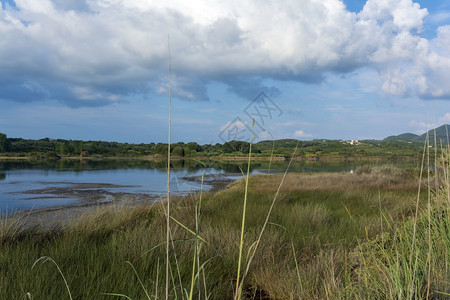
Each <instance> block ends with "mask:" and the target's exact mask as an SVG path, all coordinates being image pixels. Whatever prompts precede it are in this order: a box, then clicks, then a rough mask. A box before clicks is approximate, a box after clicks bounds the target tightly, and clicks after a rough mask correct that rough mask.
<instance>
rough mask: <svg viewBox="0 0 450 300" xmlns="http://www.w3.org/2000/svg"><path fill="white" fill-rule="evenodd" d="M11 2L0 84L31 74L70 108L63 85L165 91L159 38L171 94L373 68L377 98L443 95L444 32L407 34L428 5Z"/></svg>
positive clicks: (100, 90)
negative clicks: (213, 84) (214, 84)
mask: <svg viewBox="0 0 450 300" xmlns="http://www.w3.org/2000/svg"><path fill="white" fill-rule="evenodd" d="M55 1H56V0H55ZM15 2H16V4H17V8H18V9H13V8H6V9H0V36H2V39H0V70H2V71H0V81H4V82H8V84H11V86H18V85H21V84H22V83H23V82H24V78H26V79H29V77H33V78H32V79H33V81H34V82H36V84H38V85H40V86H42V87H43V89H45V90H47V91H49V97H50V98H57V99H58V98H63V96H64V93H69V94H70V96H71V97H74V98H73V99H72V98H69V100H65V101H71V103H72V104H73V105H75V106H76V105H85V104H84V102H85V101H81V102H80V103H78V104H77V101H79V100H82V98H77V96H76V95H74V94H73V93H71V91H72V90H73V88H81V89H85V90H89V91H90V95H91V96H90V97H92V96H95V95H97V96H99V97H94V98H95V99H97V98H99V99H100V98H102V95H108V94H114V95H120V96H121V97H126V96H127V95H129V94H139V93H141V94H146V93H148V91H149V90H152V91H153V92H156V93H157V92H166V87H165V86H164V85H165V83H164V82H166V81H167V75H166V74H167V55H168V53H167V34H170V39H171V55H172V70H173V72H174V73H175V75H174V76H173V79H174V81H173V95H174V96H178V97H180V98H183V99H189V100H198V99H200V100H201V99H207V98H208V97H207V89H206V85H207V84H208V82H209V81H219V82H224V83H226V84H229V85H234V84H237V83H236V82H235V81H233V79H235V78H236V77H237V76H244V77H255V76H257V77H262V78H264V77H270V78H274V79H279V80H296V81H305V82H317V81H319V80H321V78H322V77H323V76H326V74H327V73H328V72H330V71H331V72H349V71H351V70H354V69H357V68H360V67H369V68H373V69H375V70H376V71H377V72H378V73H379V74H380V79H381V85H382V89H383V91H384V92H386V93H389V94H395V95H411V94H415V95H419V96H422V97H441V98H445V97H450V85H448V84H447V82H446V81H447V78H449V76H450V51H449V50H450V49H449V43H448V41H449V40H450V33H449V30H448V28H447V27H445V26H444V27H441V28H440V29H439V31H438V37H437V40H436V41H435V42H434V43H433V45H431V46H430V41H428V40H426V39H424V38H422V37H420V36H419V35H418V34H417V33H418V32H420V31H421V30H422V27H423V19H424V18H425V17H426V15H427V10H426V9H423V8H420V6H419V5H418V4H417V3H413V2H412V0H368V1H367V3H366V5H365V6H364V8H363V10H362V11H361V12H360V13H359V14H355V13H351V12H349V11H347V10H346V9H345V6H344V4H343V2H342V1H339V0H323V1H316V0H305V1H301V2H299V1H297V2H296V1H275V0H273V1H265V2H250V1H245V2H242V1H238V0H232V1H219V0H216V1H208V2H204V1H190V2H189V4H187V3H186V2H183V1H181V0H178V1H164V2H155V1H124V0H97V1H95V0H92V1H86V2H85V1H81V2H80V3H81V4H76V3H75V1H73V0H58V1H57V2H56V4H55V3H54V2H52V1H50V0H42V1H32V0H17V1H15ZM434 45H435V46H434ZM438 48H439V49H440V50H439V49H438ZM231 90H233V89H231ZM8 91H9V90H8ZM0 93H2V98H8V97H9V98H11V99H13V100H14V99H15V98H14V97H15V96H14V93H13V92H11V91H10V92H8V93H7V92H6V91H4V92H2V91H0ZM30 97H31V96H30ZM98 101H99V102H98V103H101V104H105V103H110V102H111V99H109V98H108V97H106V98H105V97H103V98H102V101H103V102H102V101H100V100H98Z"/></svg>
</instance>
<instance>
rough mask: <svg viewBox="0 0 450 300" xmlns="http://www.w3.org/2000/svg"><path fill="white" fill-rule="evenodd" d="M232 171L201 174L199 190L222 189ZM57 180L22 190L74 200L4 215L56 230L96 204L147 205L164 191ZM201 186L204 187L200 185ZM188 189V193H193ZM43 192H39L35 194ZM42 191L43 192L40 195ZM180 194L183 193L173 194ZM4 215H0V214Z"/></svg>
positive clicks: (159, 198) (29, 225)
mask: <svg viewBox="0 0 450 300" xmlns="http://www.w3.org/2000/svg"><path fill="white" fill-rule="evenodd" d="M233 175H235V174H232V173H226V174H219V175H213V174H211V175H205V176H204V180H203V184H204V186H207V187H208V189H205V190H203V192H207V193H216V192H218V191H220V190H223V189H225V188H226V187H227V186H228V185H229V184H230V183H232V182H234V181H235V179H231V178H227V176H233ZM201 178H202V176H195V177H186V178H184V179H185V180H186V181H191V182H195V183H197V184H200V183H201V180H202V179H201ZM54 184H56V185H58V184H61V185H63V186H61V187H45V188H41V189H36V190H28V191H24V192H23V193H29V194H35V195H36V196H37V197H39V198H42V199H45V198H48V197H49V196H48V195H51V196H57V197H61V198H70V197H74V198H76V201H75V202H74V203H70V204H64V205H56V206H47V207H40V208H36V209H23V210H18V211H17V212H12V213H10V214H7V215H6V216H7V219H12V222H14V221H13V220H17V221H18V222H19V223H20V225H21V226H22V227H23V228H26V229H31V228H35V229H38V230H39V229H52V230H59V229H61V228H63V227H64V226H66V225H68V224H69V223H70V222H73V221H75V220H77V219H79V218H80V217H82V215H83V214H84V213H88V212H89V211H93V210H95V209H97V208H99V207H105V208H117V209H122V208H126V207H130V208H132V207H136V206H139V205H149V204H150V205H151V204H152V203H157V202H161V201H164V199H165V197H166V194H162V195H157V194H147V193H126V192H114V191H110V190H105V188H109V189H114V188H122V187H125V186H122V185H113V184H104V183H74V182H55V183H54ZM204 188H205V187H204ZM195 192H197V191H190V192H187V193H186V194H188V193H195ZM39 195H43V196H41V197H40V196H39ZM44 195H46V196H44ZM174 196H175V197H182V196H183V195H174ZM2 217H4V216H0V218H2Z"/></svg>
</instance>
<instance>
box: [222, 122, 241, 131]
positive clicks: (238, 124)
mask: <svg viewBox="0 0 450 300" xmlns="http://www.w3.org/2000/svg"><path fill="white" fill-rule="evenodd" d="M246 127H247V122H244V121H240V120H238V121H234V122H230V121H228V122H227V123H226V124H225V125H223V126H222V127H220V131H224V130H225V129H229V128H237V129H245V128H246Z"/></svg>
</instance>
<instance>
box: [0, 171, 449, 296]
mask: <svg viewBox="0 0 450 300" xmlns="http://www.w3.org/2000/svg"><path fill="white" fill-rule="evenodd" d="M418 178H419V174H418V173H417V172H416V173H415V172H412V171H408V170H399V169H394V168H382V167H381V168H375V169H367V168H365V169H359V170H358V171H357V172H356V173H355V174H288V175H287V177H286V178H285V180H284V182H283V185H282V186H281V189H280V192H279V194H278V195H277V196H276V203H275V206H274V208H273V211H272V214H271V216H270V218H269V222H268V225H267V227H266V229H265V232H264V234H263V235H262V238H261V243H260V244H259V245H258V248H257V250H256V252H255V254H254V255H255V256H254V259H253V260H252V263H251V265H250V266H249V268H248V274H247V276H245V279H244V287H243V294H244V296H245V297H248V298H255V299H260V298H266V299H267V298H269V297H270V298H273V299H287V298H304V299H323V298H337V299H342V298H348V299H354V298H363V299H374V298H380V297H381V298H391V299H398V298H408V297H409V298H410V299H414V298H420V297H426V296H427V294H428V295H429V296H430V297H431V296H432V297H434V298H438V297H440V296H441V297H442V298H443V297H446V296H445V294H439V293H438V292H440V293H449V291H450V286H449V282H448V278H449V275H450V273H449V269H450V264H449V259H448V257H449V255H448V254H449V251H450V242H449V240H450V238H449V234H448V232H449V231H448V227H446V226H448V224H449V223H448V222H449V217H448V205H447V204H444V201H441V206H437V205H435V204H434V203H435V202H436V201H437V199H447V198H446V195H447V194H446V190H445V185H444V184H442V183H441V186H442V188H441V189H440V192H439V193H437V194H436V195H437V196H436V197H434V196H433V195H431V196H430V201H431V200H432V201H433V205H432V206H431V203H430V205H428V202H427V199H428V198H427V197H428V191H427V189H426V188H425V185H426V182H424V183H423V184H422V191H421V192H420V193H419V195H420V197H421V199H425V200H424V201H419V205H418V208H419V213H418V217H417V218H414V216H415V215H416V201H417V193H418V185H419V184H418V182H419V181H418ZM281 180H282V175H271V176H266V175H256V176H252V177H250V181H249V191H248V199H247V219H246V229H245V238H244V251H243V253H244V261H243V265H244V269H246V267H247V264H246V263H247V262H248V260H249V257H250V256H251V255H248V253H250V254H251V253H252V250H253V249H255V244H254V242H255V241H257V240H258V236H259V234H260V231H261V228H262V227H263V224H264V221H265V218H266V215H267V212H268V210H269V207H270V206H271V204H272V202H273V199H274V197H275V195H276V193H277V190H278V187H279V184H280V182H281ZM244 184H245V181H244V180H239V181H237V182H235V183H233V184H232V185H230V186H229V188H228V189H227V190H225V191H221V192H219V193H215V194H212V193H203V195H201V198H200V194H197V195H190V196H187V197H183V198H178V199H176V200H174V201H173V202H172V204H171V216H172V217H173V219H172V220H173V222H172V227H171V238H172V241H173V242H172V243H171V244H170V247H171V249H172V252H171V259H170V261H171V278H172V282H171V285H170V287H171V290H170V294H171V295H170V296H171V298H178V299H184V298H186V299H187V298H190V297H189V296H195V297H197V298H198V295H199V294H201V297H202V298H205V296H208V297H209V299H230V298H233V294H234V291H235V287H236V282H235V281H236V273H237V266H238V255H239V239H240V224H241V218H242V199H243V198H244ZM431 198H433V199H431ZM200 199H201V202H200ZM446 205H447V206H446ZM431 207H433V208H431ZM438 208H439V209H438ZM428 216H431V217H430V218H429V217H428ZM414 220H416V221H417V222H414ZM11 222H13V223H14V220H10V221H9V222H5V221H3V223H2V224H1V225H0V243H1V248H0V298H1V299H23V298H24V297H27V295H29V298H31V299H63V298H67V299H69V293H70V295H71V296H72V297H73V299H118V298H119V296H111V295H107V294H108V293H110V294H111V293H112V294H114V293H116V294H122V295H126V296H128V297H129V298H131V299H148V298H151V299H155V298H163V297H164V286H165V283H164V272H165V271H164V270H165V255H166V254H165V240H166V233H165V226H166V220H165V215H164V206H163V204H155V205H153V206H150V205H148V206H141V207H137V208H130V209H121V210H115V209H114V208H112V207H109V208H101V209H98V210H96V211H95V212H93V213H91V214H89V215H86V216H85V217H84V218H83V219H81V220H79V221H77V222H74V223H73V224H71V225H69V226H67V227H66V228H65V229H63V230H61V231H58V232H54V231H45V230H44V231H42V230H38V229H35V230H27V231H21V230H20V220H19V221H17V222H19V223H16V224H12V223H11ZM414 224H416V225H415V226H414ZM413 228H415V230H412V229H413ZM413 232H414V238H413V236H412V234H413ZM430 241H431V243H430ZM428 245H431V247H429V246H428ZM411 249H414V251H411ZM430 249H431V250H430ZM40 257H50V258H51V259H52V261H49V260H47V261H45V259H43V260H40V261H38V262H37V263H36V261H37V260H38V259H39V258H40ZM53 262H55V263H56V264H57V265H55V264H54V263H53ZM57 266H58V267H57ZM430 266H431V267H430ZM58 268H59V270H60V271H61V273H62V274H63V275H64V279H65V280H66V281H67V286H66V284H65V282H64V279H63V276H62V275H61V273H60V272H59V270H58ZM198 270H200V271H198ZM409 291H411V292H409ZM408 293H409V294H408Z"/></svg>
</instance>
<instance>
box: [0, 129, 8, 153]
mask: <svg viewBox="0 0 450 300" xmlns="http://www.w3.org/2000/svg"><path fill="white" fill-rule="evenodd" d="M7 151H9V143H8V139H7V137H6V134H4V133H0V152H7Z"/></svg>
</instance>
